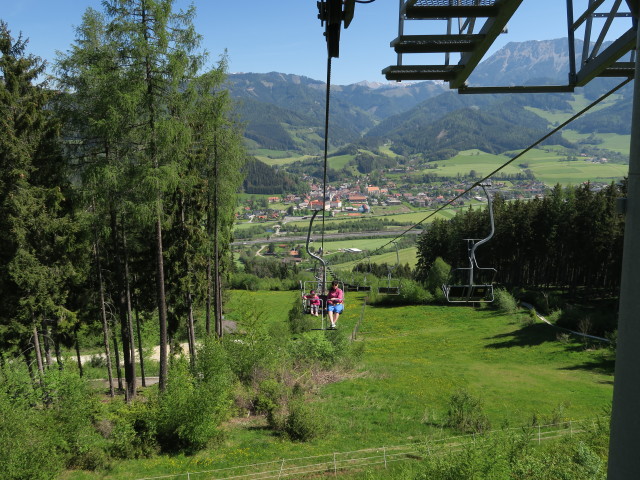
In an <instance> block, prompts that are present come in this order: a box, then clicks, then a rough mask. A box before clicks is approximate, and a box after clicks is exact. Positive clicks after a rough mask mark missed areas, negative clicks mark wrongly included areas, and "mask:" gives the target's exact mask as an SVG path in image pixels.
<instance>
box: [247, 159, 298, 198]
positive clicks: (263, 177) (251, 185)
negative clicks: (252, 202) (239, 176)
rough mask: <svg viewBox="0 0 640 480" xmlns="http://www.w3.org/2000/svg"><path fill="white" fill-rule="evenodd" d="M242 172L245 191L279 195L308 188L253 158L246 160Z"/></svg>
mask: <svg viewBox="0 0 640 480" xmlns="http://www.w3.org/2000/svg"><path fill="white" fill-rule="evenodd" d="M244 174H245V175H246V176H245V178H244V182H243V183H242V188H243V190H244V192H245V193H254V194H275V195H281V194H284V193H300V192H303V191H305V190H306V189H307V188H308V187H307V185H306V184H304V183H303V182H301V181H300V180H298V179H296V178H294V177H293V176H292V175H289V174H287V173H286V172H282V171H278V170H276V169H274V168H272V167H270V166H269V165H266V164H265V163H263V162H261V161H260V160H257V159H255V158H251V159H249V160H248V161H247V163H246V165H245V167H244Z"/></svg>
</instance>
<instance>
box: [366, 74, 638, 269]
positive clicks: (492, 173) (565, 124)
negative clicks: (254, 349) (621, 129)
mask: <svg viewBox="0 0 640 480" xmlns="http://www.w3.org/2000/svg"><path fill="white" fill-rule="evenodd" d="M631 80H633V78H631V77H629V78H627V79H626V80H624V81H622V82H621V83H620V84H618V85H617V86H615V87H613V88H612V89H611V90H609V91H608V92H607V93H605V94H603V95H602V96H601V97H599V98H597V99H596V100H594V101H593V102H591V103H590V104H589V105H587V106H586V107H584V108H583V109H582V110H580V111H579V112H578V113H576V114H574V115H573V116H571V117H570V118H569V119H568V120H565V121H564V122H562V123H561V124H560V125H558V126H557V127H556V128H554V129H552V130H551V131H549V132H548V133H547V134H545V135H543V136H542V137H540V138H539V139H538V140H536V141H535V142H534V143H532V144H531V145H529V146H528V147H527V148H525V149H524V150H522V151H521V152H520V153H518V154H517V155H515V156H514V157H513V158H511V159H510V160H508V161H506V162H505V163H503V164H502V165H501V166H499V167H498V168H496V169H495V170H494V171H493V172H491V173H490V174H488V175H486V176H485V177H483V178H481V179H480V180H478V181H477V182H475V183H474V184H473V185H471V186H470V187H469V188H467V189H466V190H465V191H464V192H462V193H459V194H458V195H456V196H455V197H453V198H452V199H451V200H449V201H448V202H447V203H445V204H444V205H442V206H440V207H439V208H437V209H436V210H434V211H433V212H431V213H430V214H429V215H427V216H426V217H424V218H423V219H422V220H420V221H419V222H418V223H416V224H414V225H412V226H411V227H409V228H407V229H406V230H404V231H403V232H402V233H400V234H399V235H397V236H396V237H394V238H393V239H391V240H390V241H388V242H387V243H385V244H384V245H382V246H380V247H378V248H377V249H376V250H374V251H373V252H371V253H370V254H368V255H367V256H366V257H365V258H363V259H362V260H360V261H359V262H357V263H356V264H355V265H354V268H355V267H356V266H357V265H359V264H360V263H361V262H363V261H364V260H366V259H367V258H369V262H371V259H370V257H372V256H374V255H376V254H377V253H378V252H379V251H380V250H382V249H383V248H385V247H386V246H388V245H390V244H391V243H393V242H395V241H397V240H398V239H400V238H402V237H403V236H405V235H406V234H407V233H409V232H410V231H411V230H413V229H414V228H416V227H417V226H419V225H422V224H423V223H424V222H426V221H427V220H428V219H430V218H431V217H433V216H434V215H436V214H437V213H439V212H440V211H442V210H444V209H445V208H446V207H448V206H450V205H452V204H453V202H455V201H456V200H458V199H460V198H461V197H463V196H464V195H466V194H467V193H469V192H470V191H471V190H473V189H474V188H476V187H478V186H480V184H481V183H484V182H486V181H487V180H489V179H490V178H491V177H492V176H493V175H495V174H496V173H498V172H499V171H500V170H502V169H503V168H505V167H507V166H509V165H511V164H512V163H513V162H514V161H516V160H517V159H518V158H520V157H522V156H523V155H524V154H525V153H527V152H529V151H530V150H532V149H533V148H535V147H537V146H538V145H539V144H540V143H542V142H544V141H545V140H546V139H547V138H549V137H551V136H552V135H555V134H556V133H558V132H559V131H560V130H562V129H563V128H564V127H566V126H567V125H569V124H570V123H571V122H573V121H574V120H576V119H577V118H579V117H580V116H582V115H583V114H585V113H586V112H588V111H589V110H591V109H592V108H593V107H595V106H596V105H597V104H599V103H600V102H602V101H603V100H605V99H607V98H608V97H610V96H611V95H613V94H614V93H616V92H617V91H618V90H620V89H621V88H622V87H624V86H625V85H626V84H627V83H629V82H630V81H631Z"/></svg>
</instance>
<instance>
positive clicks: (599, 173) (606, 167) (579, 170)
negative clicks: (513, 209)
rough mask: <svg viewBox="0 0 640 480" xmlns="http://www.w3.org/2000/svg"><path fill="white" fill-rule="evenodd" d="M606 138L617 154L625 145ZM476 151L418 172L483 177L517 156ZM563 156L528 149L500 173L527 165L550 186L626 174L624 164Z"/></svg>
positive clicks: (555, 151) (559, 151)
mask: <svg viewBox="0 0 640 480" xmlns="http://www.w3.org/2000/svg"><path fill="white" fill-rule="evenodd" d="M608 137H609V140H608V141H609V144H610V145H611V146H614V147H616V151H620V149H621V148H622V147H623V145H624V143H625V141H626V142H627V145H628V139H626V140H625V139H624V138H617V137H624V136H622V135H618V136H614V135H609V136H608ZM612 150H613V148H612ZM627 150H628V146H627ZM478 152H479V151H477V150H467V151H465V152H461V153H460V154H459V155H457V156H455V157H453V158H451V159H449V160H444V161H440V162H437V163H438V168H435V169H429V170H425V171H422V172H421V173H429V172H431V173H435V174H437V175H443V176H454V177H455V176H456V175H458V174H461V175H466V174H468V173H469V171H470V170H475V171H476V173H477V175H478V176H485V175H488V174H489V173H490V172H492V171H493V170H494V169H496V168H498V167H499V166H500V165H502V164H503V163H505V162H506V161H508V160H509V159H510V158H512V157H513V156H515V155H517V154H518V153H520V152H519V151H513V152H507V153H506V154H504V155H492V154H488V153H479V154H478ZM566 156H567V155H566V153H564V152H563V151H562V149H560V148H558V149H554V148H547V149H545V150H542V149H532V150H531V151H530V152H527V153H526V154H524V155H523V156H522V157H520V158H518V160H516V161H515V162H514V163H513V164H511V165H509V166H507V167H506V168H504V169H503V170H502V171H501V172H503V173H507V174H517V173H522V172H523V171H524V169H523V168H522V167H520V166H519V165H520V164H527V165H528V166H527V168H529V169H530V170H531V171H532V172H533V174H534V175H535V177H536V178H537V179H538V180H540V181H542V182H544V183H546V184H547V185H550V186H552V185H555V184H556V183H561V184H565V185H576V184H578V183H583V182H586V181H588V180H591V181H597V182H605V183H607V182H611V181H617V180H619V179H621V178H622V177H623V176H625V175H627V172H628V169H629V168H628V166H627V165H621V164H614V163H607V164H598V163H591V162H587V161H584V160H577V161H575V162H566V161H564V159H565V158H566Z"/></svg>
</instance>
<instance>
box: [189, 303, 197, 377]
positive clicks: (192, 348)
mask: <svg viewBox="0 0 640 480" xmlns="http://www.w3.org/2000/svg"><path fill="white" fill-rule="evenodd" d="M187 306H188V308H189V314H188V315H187V332H188V333H189V362H190V363H191V366H192V367H194V366H195V362H196V333H195V325H194V321H193V302H192V298H191V292H190V291H188V292H187Z"/></svg>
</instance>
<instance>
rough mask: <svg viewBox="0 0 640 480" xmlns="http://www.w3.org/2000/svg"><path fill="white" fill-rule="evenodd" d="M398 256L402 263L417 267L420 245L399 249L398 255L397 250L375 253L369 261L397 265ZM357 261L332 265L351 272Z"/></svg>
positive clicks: (337, 268) (368, 258)
mask: <svg viewBox="0 0 640 480" xmlns="http://www.w3.org/2000/svg"><path fill="white" fill-rule="evenodd" d="M398 258H399V259H400V264H401V265H404V264H405V263H408V264H409V266H410V267H411V268H415V266H416V264H417V263H418V247H411V248H402V249H400V250H398V255H396V252H387V253H381V254H380V255H373V256H371V257H367V262H368V261H369V260H370V261H371V263H378V264H380V263H386V264H391V265H395V264H396V262H397V261H398ZM357 263H359V261H358V260H355V261H352V262H345V263H336V264H332V267H333V268H334V269H335V270H340V271H347V272H350V271H351V270H352V269H353V267H354V266H355V265H356V264H357Z"/></svg>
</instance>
